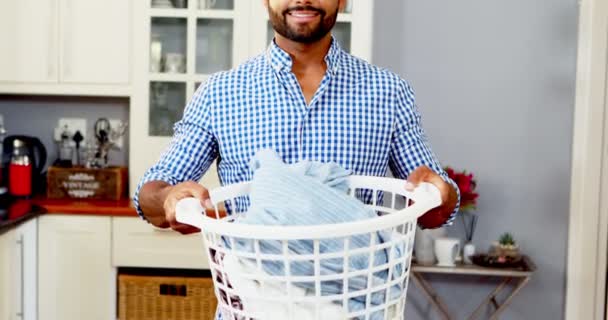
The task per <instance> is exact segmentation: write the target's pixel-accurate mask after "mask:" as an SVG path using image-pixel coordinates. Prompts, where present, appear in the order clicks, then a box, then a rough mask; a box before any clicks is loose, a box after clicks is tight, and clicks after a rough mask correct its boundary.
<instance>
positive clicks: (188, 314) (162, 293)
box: [118, 274, 217, 320]
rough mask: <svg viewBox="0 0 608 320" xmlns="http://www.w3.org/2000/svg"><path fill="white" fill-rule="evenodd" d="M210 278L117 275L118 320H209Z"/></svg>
mask: <svg viewBox="0 0 608 320" xmlns="http://www.w3.org/2000/svg"><path fill="white" fill-rule="evenodd" d="M213 292H214V290H213V281H212V280H211V278H195V277H159V276H144V275H126V274H121V275H119V276H118V313H119V319H120V320H167V319H172V320H213V319H215V312H216V308H217V300H216V298H215V295H214V293H213Z"/></svg>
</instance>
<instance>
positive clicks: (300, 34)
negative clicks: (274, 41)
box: [268, 6, 338, 43]
mask: <svg viewBox="0 0 608 320" xmlns="http://www.w3.org/2000/svg"><path fill="white" fill-rule="evenodd" d="M296 10H306V11H313V12H317V13H318V14H319V17H320V18H321V21H320V22H318V23H317V24H316V25H313V26H308V25H306V26H297V27H294V26H290V25H289V24H288V23H287V15H288V14H289V13H290V12H292V11H296ZM268 16H269V17H270V23H272V27H273V28H274V30H275V31H276V32H277V33H278V34H280V35H282V36H283V37H285V38H287V39H289V40H292V41H295V42H300V43H313V42H317V41H319V40H321V39H322V38H323V37H325V36H326V35H327V34H328V33H329V32H330V31H331V29H332V28H333V27H334V25H335V24H336V19H337V18H338V7H336V10H335V11H334V12H333V14H330V15H327V13H326V12H325V10H323V9H319V8H315V7H312V6H293V7H289V8H287V9H285V10H283V12H282V13H281V14H279V13H278V12H275V11H274V10H272V9H271V8H270V6H268Z"/></svg>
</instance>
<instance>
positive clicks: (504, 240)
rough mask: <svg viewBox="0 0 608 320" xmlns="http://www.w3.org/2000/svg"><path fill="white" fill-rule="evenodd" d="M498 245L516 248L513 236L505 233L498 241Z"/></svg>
mask: <svg viewBox="0 0 608 320" xmlns="http://www.w3.org/2000/svg"><path fill="white" fill-rule="evenodd" d="M498 243H500V244H501V245H502V246H514V245H515V239H513V235H512V234H510V233H508V232H505V233H503V234H502V235H501V236H500V238H499V239H498Z"/></svg>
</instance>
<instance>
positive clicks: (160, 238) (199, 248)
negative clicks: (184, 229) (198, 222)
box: [112, 217, 209, 269]
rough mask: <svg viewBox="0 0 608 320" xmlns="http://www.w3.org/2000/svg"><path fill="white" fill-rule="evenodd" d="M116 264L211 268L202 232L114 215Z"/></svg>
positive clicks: (113, 261) (113, 245)
mask: <svg viewBox="0 0 608 320" xmlns="http://www.w3.org/2000/svg"><path fill="white" fill-rule="evenodd" d="M112 237H113V238H112V255H113V256H112V264H113V265H114V266H115V267H148V268H149V267H153V268H178V269H209V263H208V260H207V253H206V249H205V247H204V245H203V238H202V236H201V234H200V233H196V234H190V235H182V234H180V233H178V232H175V231H173V230H171V229H158V228H155V227H154V226H152V225H151V224H147V223H145V222H144V221H142V220H141V219H140V218H134V217H114V218H112Z"/></svg>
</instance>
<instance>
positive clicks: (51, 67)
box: [0, 0, 132, 96]
mask: <svg viewBox="0 0 608 320" xmlns="http://www.w3.org/2000/svg"><path fill="white" fill-rule="evenodd" d="M131 16H132V14H131V1H125V0H105V1H99V0H19V1H2V2H0V39H2V41H3V43H2V45H3V47H4V48H8V49H5V50H0V93H16V94H18V93H30V94H66V95H113V96H128V95H130V62H131V44H130V43H131Z"/></svg>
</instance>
